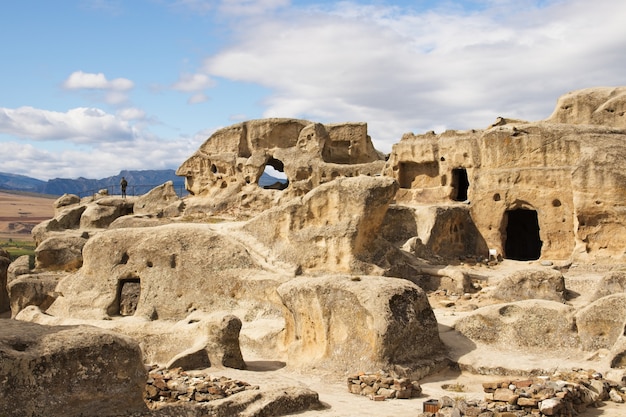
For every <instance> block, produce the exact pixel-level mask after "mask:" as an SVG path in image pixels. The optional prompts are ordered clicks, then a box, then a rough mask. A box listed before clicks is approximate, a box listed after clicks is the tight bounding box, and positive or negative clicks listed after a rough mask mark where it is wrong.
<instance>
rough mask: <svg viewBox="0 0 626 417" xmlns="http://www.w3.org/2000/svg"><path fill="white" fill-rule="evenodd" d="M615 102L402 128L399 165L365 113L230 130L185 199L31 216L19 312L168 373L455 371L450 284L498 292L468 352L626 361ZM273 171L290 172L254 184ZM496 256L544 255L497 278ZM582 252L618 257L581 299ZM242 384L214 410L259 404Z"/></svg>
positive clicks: (11, 281) (19, 268) (13, 272)
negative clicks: (573, 284)
mask: <svg viewBox="0 0 626 417" xmlns="http://www.w3.org/2000/svg"><path fill="white" fill-rule="evenodd" d="M623 109H624V89H622V88H620V89H592V90H583V91H580V92H576V93H572V94H570V95H568V96H567V97H564V98H562V99H561V101H560V102H559V106H558V108H557V109H556V110H555V113H554V114H553V115H552V116H551V117H550V118H548V119H546V120H544V121H539V122H525V121H520V120H513V119H505V118H498V120H497V121H496V123H494V124H493V125H492V126H490V127H489V128H487V129H484V130H471V131H447V132H444V133H441V134H435V133H433V132H430V133H426V134H423V135H414V134H406V135H404V136H403V138H402V140H401V141H400V142H399V143H397V144H396V145H394V147H393V151H392V153H391V155H390V156H389V159H388V160H387V161H385V157H384V156H383V155H381V154H380V153H379V152H377V151H376V150H375V149H374V148H373V146H372V144H371V140H370V138H369V137H368V136H367V126H366V125H365V124H364V123H346V124H338V125H324V124H320V123H312V122H309V121H305V120H296V119H266V120H254V121H249V122H243V123H239V124H236V125H233V126H230V127H227V128H224V129H221V130H219V131H217V132H215V133H214V134H213V135H212V136H211V137H210V138H209V139H207V141H206V142H205V143H204V144H203V145H202V146H201V147H200V149H198V151H197V152H196V153H195V154H194V155H192V156H191V157H190V158H189V159H188V160H187V161H185V163H183V164H182V165H181V167H180V168H179V169H178V171H177V173H178V174H179V175H182V176H185V178H186V184H187V188H188V190H189V191H190V193H191V195H190V196H188V197H185V198H184V199H179V198H178V197H177V196H176V194H175V193H174V192H173V188H172V186H171V184H164V185H163V186H160V187H157V188H156V189H154V190H152V191H151V192H150V193H148V194H146V195H144V196H141V197H133V198H128V199H121V198H117V197H111V196H104V195H96V196H93V197H89V198H86V199H83V200H80V199H77V198H74V197H73V196H68V195H66V196H63V197H62V198H60V199H59V200H57V202H55V208H56V212H55V217H54V219H51V220H49V221H47V222H44V223H42V224H40V225H39V226H37V227H36V228H35V229H33V237H34V238H35V240H36V242H37V243H38V248H37V254H36V259H35V266H36V268H35V269H32V266H31V265H29V260H28V259H26V261H24V260H23V259H22V260H21V261H19V262H14V263H13V264H11V266H9V268H8V270H7V279H6V281H7V284H8V288H9V296H10V303H11V307H12V315H13V316H14V317H15V318H16V319H18V320H21V321H30V322H36V323H40V324H46V325H48V326H58V325H61V324H65V325H69V324H72V325H78V324H89V325H92V326H97V327H101V328H103V329H106V330H107V331H114V332H116V333H120V334H123V335H126V336H128V337H131V338H133V339H135V340H137V341H139V342H140V343H139V348H140V349H141V353H142V359H143V360H145V361H146V362H150V363H157V364H158V365H159V366H161V367H163V368H175V367H180V368H184V369H191V368H201V367H207V366H212V367H213V366H217V367H233V368H245V366H246V363H245V359H246V354H247V353H255V354H257V355H261V356H263V357H270V358H271V359H272V360H276V361H284V362H286V364H287V367H290V368H294V369H297V370H303V369H310V368H313V367H315V368H316V369H323V370H325V371H333V372H342V373H344V374H345V373H348V374H353V373H355V372H359V371H365V370H372V369H371V367H376V368H380V369H381V370H382V371H389V372H393V373H396V374H398V375H401V374H404V375H411V376H413V377H415V378H421V377H423V376H425V375H427V374H428V373H431V372H433V371H436V370H437V369H439V368H440V367H441V366H442V365H443V364H445V363H446V360H445V354H446V347H445V346H444V345H443V343H442V341H441V339H440V337H439V333H438V330H441V329H442V327H440V326H438V323H437V321H436V319H435V315H434V313H433V310H432V308H431V305H430V303H429V301H428V298H427V295H426V293H425V292H424V291H432V290H437V292H438V293H441V294H445V295H446V296H450V297H455V298H454V301H452V302H450V303H449V304H446V306H448V305H450V306H454V305H455V303H456V302H457V301H459V302H460V301H462V300H469V301H472V302H473V301H475V302H476V303H477V304H478V303H481V304H480V305H485V304H492V305H487V306H483V307H481V308H478V307H480V306H479V305H472V304H470V303H469V302H468V303H467V306H466V307H467V309H466V310H464V311H463V313H464V314H463V317H461V318H459V319H458V320H456V324H455V325H454V329H452V328H450V332H454V333H455V334H456V335H459V336H460V337H464V338H465V340H466V342H465V345H464V346H465V347H467V349H478V348H480V347H481V346H488V347H490V348H494V349H521V350H524V351H527V352H542V351H546V350H555V349H557V350H560V349H563V350H568V351H569V350H572V351H574V350H576V351H583V352H585V353H587V354H594V355H610V356H611V362H612V364H613V365H614V366H615V367H625V366H626V365H624V364H625V363H626V359H624V358H626V339H625V338H624V336H623V328H624V323H626V322H625V320H626V319H625V318H624V317H625V315H624V314H623V313H624V311H622V310H623V308H622V304H623V300H622V298H623V297H622V296H623V292H624V288H625V286H624V284H623V283H622V281H623V279H622V277H621V275H620V274H621V272H620V268H619V266H618V265H619V263H620V262H623V261H624V256H625V251H626V233H625V232H624V228H625V227H626V225H625V223H624V216H623V212H624V206H623V202H622V200H623V198H622V197H623V196H624V195H625V194H626V193H625V191H626V189H625V186H624V181H623V178H622V177H623V175H622V173H621V172H622V171H623V169H624V166H625V161H624V156H623V155H624V152H623V150H624V145H623V144H624V143H625V142H624V140H625V139H626V127H625V125H624V122H623V120H624V119H623ZM268 166H270V167H273V168H274V169H275V170H277V171H281V172H282V173H283V174H284V175H285V176H286V178H287V182H286V183H285V184H282V183H281V185H279V186H275V187H274V186H268V187H266V188H263V187H261V186H259V181H260V179H261V176H262V175H263V173H264V170H265V168H266V167H268ZM503 258H504V259H506V262H513V261H536V260H541V262H540V264H541V265H542V266H545V267H546V268H542V269H537V264H538V263H539V262H536V263H535V264H534V265H533V267H532V268H526V269H525V270H524V271H518V272H511V271H510V270H508V271H504V270H502V272H501V271H500V270H499V269H498V268H499V263H500V262H501V261H502V259H503ZM557 260H558V261H560V262H558V263H559V266H558V267H556V266H555V267H554V268H550V267H551V266H552V265H553V262H552V261H557ZM573 262H576V263H580V264H584V265H588V267H589V268H592V267H594V265H593V263H594V262H600V263H602V264H606V265H612V266H613V267H614V269H615V270H614V271H613V272H612V273H607V274H606V276H605V279H604V281H603V282H605V283H606V285H605V286H604V287H602V288H597V289H595V291H596V293H595V294H580V293H576V292H575V291H568V288H567V287H566V285H565V284H566V282H567V281H566V280H565V278H564V274H565V272H566V270H567V268H568V267H573V266H574V265H576V264H573ZM520 265H524V264H520ZM481 268H482V269H481ZM53 271H56V272H55V273H54V274H53ZM590 279H591V278H590ZM483 285H484V286H486V287H487V290H486V291H483V290H482V289H483ZM616 293H619V294H616ZM0 296H1V294H0ZM481 297H482V298H481ZM576 297H578V298H577V299H575V298H576ZM0 301H1V298H0ZM501 302H504V303H501ZM589 302H593V303H592V304H589ZM493 303H500V304H493ZM574 303H576V305H574ZM585 303H587V304H585ZM1 306H2V305H1V304H0V307H1ZM5 308H6V306H5ZM473 309H475V310H474V311H472V312H470V310H473ZM459 311H460V310H459ZM438 327H439V328H438ZM598 352H600V353H598ZM367 368H369V369H367ZM181 395H182V397H183V398H187V397H185V395H183V394H181ZM245 395H246V397H247V398H248V399H247V400H245V401H244V403H245V404H246V405H245V406H244V405H232V403H230V402H228V401H227V399H224V401H223V403H222V404H221V407H223V409H224V410H226V409H229V410H234V409H237V410H243V409H244V408H247V407H251V408H249V409H248V410H252V409H254V408H255V407H257V405H251V404H252V403H254V402H255V401H256V399H258V398H261V397H262V396H261V397H259V396H257V394H256V393H254V392H248V393H246V394H245ZM270 397H271V398H272V399H268V401H276V403H280V402H281V401H286V402H289V401H292V400H290V399H289V398H287V399H285V397H272V396H271V395H270ZM287 397H289V396H287ZM313 397H314V395H308V394H307V393H303V392H301V391H298V393H297V395H296V394H294V398H295V399H293V401H294V402H297V401H300V400H299V399H302V398H309V399H311V398H313ZM220 401H222V400H220ZM261 401H264V400H261ZM307 401H309V400H306V401H304V402H306V403H307V404H309V403H310V404H312V403H314V402H315V401H313V400H311V401H310V402H307ZM215 404H216V403H213V404H212V405H210V406H209V405H206V406H203V407H205V408H206V410H210V411H211V412H213V411H214V410H215V409H214V408H212V407H215ZM229 407H231V408H229ZM232 407H234V408H232ZM168 410H169V411H168ZM206 410H205V411H206ZM161 411H162V412H163V413H164V414H163V415H168V414H167V413H169V412H170V411H171V412H172V413H175V411H172V410H171V409H169V407H163V408H162V410H161ZM188 411H189V412H188V414H189V415H201V414H199V413H201V411H198V409H197V408H194V407H190V408H189V410H188ZM208 412H209V411H207V413H208ZM216 412H217V411H216ZM249 412H250V413H251V415H252V414H253V413H254V411H249ZM259 413H262V411H259Z"/></svg>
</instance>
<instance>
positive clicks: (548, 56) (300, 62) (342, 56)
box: [204, 0, 626, 150]
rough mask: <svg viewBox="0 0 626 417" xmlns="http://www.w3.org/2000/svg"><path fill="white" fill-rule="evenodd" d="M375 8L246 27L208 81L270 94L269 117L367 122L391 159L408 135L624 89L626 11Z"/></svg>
mask: <svg viewBox="0 0 626 417" xmlns="http://www.w3.org/2000/svg"><path fill="white" fill-rule="evenodd" d="M374 4H375V5H365V6H364V5H359V4H356V3H336V4H333V5H332V6H330V7H327V8H326V9H323V8H317V9H308V10H303V9H292V10H291V11H290V14H288V15H287V16H285V14H284V13H281V14H280V15H278V14H276V15H270V14H268V15H266V16H265V17H264V18H263V19H250V20H245V21H243V22H242V21H239V22H237V25H238V27H239V28H240V30H239V33H238V35H239V36H238V38H237V41H236V42H234V43H233V44H232V45H231V46H229V47H228V48H226V49H224V50H222V51H221V52H219V53H217V54H215V55H214V56H211V57H209V58H208V59H206V61H205V65H204V71H205V72H206V73H207V74H208V75H209V76H213V77H223V78H226V79H230V80H234V81H241V82H250V83H257V84H260V85H262V86H264V87H266V88H269V89H270V90H271V93H270V95H269V96H268V97H266V99H265V101H264V103H263V104H264V105H265V106H266V111H265V113H264V115H265V116H267V117H269V116H284V117H304V118H308V119H312V120H316V121H317V120H319V121H322V122H324V121H347V120H360V121H366V122H368V124H369V128H370V133H371V136H372V137H373V139H374V140H375V141H376V140H377V139H378V141H379V142H378V143H377V146H379V147H381V148H383V149H384V150H387V149H389V148H390V146H391V144H392V143H395V142H397V141H398V140H399V139H400V136H401V134H402V133H404V132H407V131H417V132H420V131H426V130H431V129H434V128H439V129H440V128H441V127H442V126H445V127H447V128H459V129H468V128H483V127H486V126H488V125H489V124H490V123H491V122H492V121H493V120H495V118H496V117H497V116H501V115H502V116H509V117H519V118H526V119H529V120H538V119H543V118H545V117H548V116H549V115H550V113H551V111H552V108H553V105H554V103H555V102H556V99H557V98H558V96H560V95H561V94H563V93H565V92H567V91H571V90H574V89H578V88H586V87H591V86H596V85H623V84H626V79H625V75H624V74H623V71H621V70H620V68H623V67H624V65H625V64H626V55H624V54H622V53H620V51H623V50H626V25H624V24H623V19H622V16H624V15H626V3H625V2H614V1H611V0H598V1H596V2H588V1H581V0H572V1H567V2H563V1H557V2H542V3H541V4H539V3H537V4H539V5H536V6H533V4H534V3H533V2H522V3H519V2H511V1H495V2H486V3H483V7H484V9H482V10H481V11H480V13H478V12H472V11H464V10H462V9H460V8H458V7H456V8H454V7H453V8H450V9H445V8H444V6H441V7H439V8H438V9H435V11H432V10H431V11H428V12H419V11H412V10H411V9H407V8H400V7H385V6H380V5H378V4H379V3H374ZM442 4H444V5H445V4H447V3H442ZM598 22H602V24H598Z"/></svg>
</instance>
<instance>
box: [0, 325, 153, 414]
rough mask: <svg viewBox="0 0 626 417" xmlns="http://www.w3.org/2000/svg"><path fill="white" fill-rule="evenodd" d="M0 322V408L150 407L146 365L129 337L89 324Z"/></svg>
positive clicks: (111, 410) (93, 410)
mask: <svg viewBox="0 0 626 417" xmlns="http://www.w3.org/2000/svg"><path fill="white" fill-rule="evenodd" d="M0 322H1V324H0V327H1V328H2V332H0V357H1V358H2V360H1V361H0V380H2V384H0V398H2V400H1V401H0V414H2V415H5V416H10V417H18V416H19V417H22V416H25V415H35V416H43V415H49V416H62V415H63V416H76V417H78V416H85V417H87V416H119V415H128V414H130V413H133V412H141V411H145V410H146V405H145V403H144V401H143V391H144V388H145V381H146V370H145V368H144V366H143V362H142V357H141V351H140V350H139V347H138V345H137V342H135V341H134V340H132V339H131V338H128V337H125V336H122V335H120V334H117V333H114V332H110V331H106V330H102V329H98V328H96V327H90V326H41V325H39V324H34V323H25V322H21V321H15V320H6V319H0Z"/></svg>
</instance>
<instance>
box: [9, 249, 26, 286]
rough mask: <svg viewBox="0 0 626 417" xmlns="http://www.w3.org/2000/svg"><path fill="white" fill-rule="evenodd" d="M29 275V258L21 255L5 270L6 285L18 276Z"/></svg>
mask: <svg viewBox="0 0 626 417" xmlns="http://www.w3.org/2000/svg"><path fill="white" fill-rule="evenodd" d="M28 273H30V256H28V255H22V256H20V257H18V258H17V259H15V260H14V261H13V262H11V263H10V264H9V267H8V268H7V284H9V283H11V281H13V280H14V279H16V278H17V277H19V276H20V275H24V274H28Z"/></svg>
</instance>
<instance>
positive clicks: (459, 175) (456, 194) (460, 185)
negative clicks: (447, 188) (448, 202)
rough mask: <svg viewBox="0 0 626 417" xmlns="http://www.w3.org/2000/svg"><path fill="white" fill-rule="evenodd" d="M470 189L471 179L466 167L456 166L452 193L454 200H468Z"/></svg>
mask: <svg viewBox="0 0 626 417" xmlns="http://www.w3.org/2000/svg"><path fill="white" fill-rule="evenodd" d="M468 189H469V179H468V178H467V170H466V169H465V168H454V169H453V170H452V195H451V196H450V197H451V198H452V200H454V201H466V200H467V190H468Z"/></svg>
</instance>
